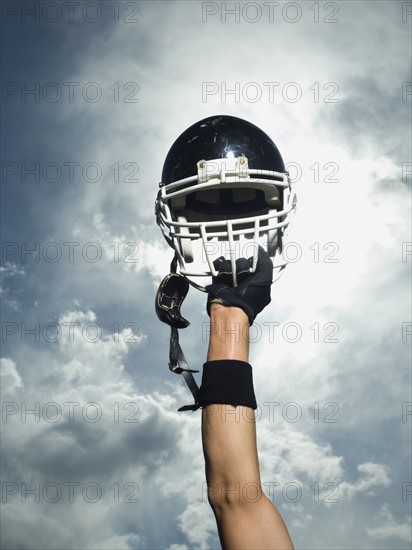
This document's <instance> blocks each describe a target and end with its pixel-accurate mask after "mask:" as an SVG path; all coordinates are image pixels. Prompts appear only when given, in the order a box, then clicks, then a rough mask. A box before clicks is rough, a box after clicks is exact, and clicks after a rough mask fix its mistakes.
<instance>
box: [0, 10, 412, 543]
mask: <svg viewBox="0 0 412 550" xmlns="http://www.w3.org/2000/svg"><path fill="white" fill-rule="evenodd" d="M1 8H2V24H1V25H2V28H1V80H2V103H1V122H2V124H1V169H2V182H1V198H2V211H1V214H2V216H1V217H2V221H1V224H2V225H1V230H2V237H1V241H2V263H1V268H0V269H1V299H2V302H1V313H2V351H1V382H2V422H1V443H2V445H1V477H2V503H1V505H2V514H1V521H2V524H1V547H2V548H4V549H19V550H35V549H40V548H42V549H47V550H48V549H56V550H57V549H58V550H63V549H65V550H68V549H102V550H126V549H142V550H149V549H156V550H158V549H167V550H189V549H196V550H206V549H213V550H214V549H217V548H220V545H219V540H218V537H217V532H216V524H215V521H214V517H213V513H212V511H211V509H210V507H209V504H208V503H207V499H206V486H205V476H204V462H203V455H202V447H201V434H200V411H197V412H195V413H191V412H189V413H178V412H177V409H178V408H179V407H180V406H181V405H185V404H188V403H190V402H191V395H190V393H189V391H188V389H187V388H186V386H185V385H184V381H183V379H182V378H181V377H178V376H176V375H175V374H173V373H171V372H170V371H169V369H168V339H169V328H168V327H167V326H166V325H164V324H162V323H160V321H159V320H158V319H157V317H156V314H155V311H154V299H155V294H156V290H157V287H158V285H159V283H160V281H161V280H162V278H163V277H164V276H165V275H166V274H167V273H168V271H169V264H170V261H171V258H172V253H171V250H170V249H169V248H168V245H167V243H166V242H165V241H164V239H163V237H162V234H161V232H160V230H159V228H158V227H157V225H156V222H155V217H154V200H155V197H156V194H157V190H158V183H159V181H160V175H161V171H162V165H163V161H164V159H165V156H166V154H167V152H168V150H169V148H170V146H171V145H172V143H173V141H174V140H175V139H176V137H177V136H178V135H180V133H182V132H183V131H184V130H185V129H186V128H187V127H188V126H190V125H191V124H193V123H194V122H196V121H198V120H200V119H202V118H204V117H207V116H211V115H215V114H226V115H233V116H238V117H241V118H245V119H246V120H249V121H250V122H252V123H254V124H256V125H257V126H259V127H260V128H262V130H264V131H265V132H266V133H267V134H269V135H270V136H271V138H272V139H273V140H274V142H275V143H276V144H277V146H278V148H279V150H280V151H281V153H282V156H283V158H284V161H285V163H286V166H287V167H288V169H289V171H290V174H291V177H292V180H293V183H294V186H295V189H296V192H297V195H298V208H297V211H296V215H295V217H294V223H293V227H292V231H291V233H290V235H289V236H288V239H289V240H288V242H287V247H286V248H285V254H286V255H287V259H288V260H289V261H290V263H289V266H288V267H287V268H286V270H285V273H284V275H283V276H282V278H281V279H279V281H277V282H276V283H275V284H274V285H273V287H272V302H271V304H270V305H269V306H268V307H267V308H266V309H265V310H264V312H262V313H261V314H260V315H259V317H258V318H257V320H256V322H255V324H254V327H252V329H251V340H252V344H251V357H250V362H251V364H252V366H253V372H254V384H255V393H256V396H257V402H258V409H257V411H256V427H257V438H258V450H259V458H260V466H261V476H262V483H263V487H264V489H265V492H266V494H267V495H268V497H269V498H270V499H271V500H272V502H273V503H274V504H275V505H276V507H277V508H278V509H279V511H280V513H281V514H282V516H283V518H284V520H285V522H286V525H287V526H288V529H289V532H290V534H291V537H292V540H293V542H294V544H295V546H296V548H301V549H316V550H318V549H404V548H409V547H410V545H411V542H412V536H411V515H412V514H411V502H412V472H411V431H412V430H411V426H412V395H411V371H410V366H411V341H412V324H411V292H410V277H411V263H412V237H411V226H410V219H411V201H410V199H411V181H412V164H411V153H410V152H411V103H412V83H411V81H412V76H411V69H410V66H411V63H410V62H411V53H410V52H411V22H412V4H411V2H398V1H357V2H352V1H343V2H306V1H300V2H199V1H196V2H195V1H190V0H189V1H167V2H163V1H151V2H149V1H136V2H135V1H131V2H121V1H116V0H115V1H113V2H112V1H107V2H106V1H105V2H91V1H90V2H89V1H88V0H84V1H81V0H80V1H77V2H69V1H68V2H57V1H54V2H53V1H50V2H20V1H6V2H2V5H1ZM182 312H183V314H184V316H185V317H186V318H188V319H189V320H190V322H191V324H190V326H189V327H188V328H187V329H185V330H184V331H180V333H181V336H180V338H181V343H182V346H183V349H184V352H185V355H186V357H187V359H188V361H189V364H190V366H191V367H192V368H197V369H199V370H200V371H201V370H202V365H203V362H204V361H205V358H206V352H207V339H208V316H207V313H206V312H205V295H204V294H203V293H201V292H199V291H197V290H196V289H194V288H191V290H190V292H189V294H188V296H187V298H186V300H185V302H184V304H183V307H182ZM196 377H197V380H198V382H199V381H200V373H199V374H198V375H196Z"/></svg>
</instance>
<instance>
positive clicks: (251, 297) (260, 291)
mask: <svg viewBox="0 0 412 550" xmlns="http://www.w3.org/2000/svg"><path fill="white" fill-rule="evenodd" d="M252 265H253V257H251V258H249V259H246V258H240V259H238V260H236V274H237V282H238V285H237V286H236V287H233V277H232V265H231V262H230V260H225V259H224V258H223V257H221V258H219V259H217V260H215V262H214V266H215V268H216V269H218V274H217V276H216V277H213V278H212V284H211V285H208V286H207V287H206V291H207V293H208V298H207V312H208V314H209V316H210V306H211V304H212V303H216V302H217V303H221V304H223V305H225V306H233V307H240V308H241V309H242V310H243V311H244V312H245V313H246V315H247V316H248V318H249V323H250V325H252V324H253V321H254V320H255V317H256V315H257V314H258V313H260V312H261V311H262V310H263V309H264V308H265V307H266V306H267V305H268V304H269V303H270V300H271V298H270V287H271V284H272V277H273V264H272V260H271V259H270V257H269V255H268V254H267V252H266V251H265V250H264V249H263V248H262V247H261V246H259V251H258V261H257V265H256V270H255V272H254V273H251V272H250V269H251V267H252Z"/></svg>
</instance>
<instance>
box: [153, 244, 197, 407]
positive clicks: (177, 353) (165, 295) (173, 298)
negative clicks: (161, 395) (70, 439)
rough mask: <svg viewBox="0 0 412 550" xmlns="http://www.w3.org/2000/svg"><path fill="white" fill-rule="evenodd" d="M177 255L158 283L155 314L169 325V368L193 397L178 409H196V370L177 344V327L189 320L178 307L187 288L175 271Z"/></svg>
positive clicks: (182, 326)
mask: <svg viewBox="0 0 412 550" xmlns="http://www.w3.org/2000/svg"><path fill="white" fill-rule="evenodd" d="M176 269H177V257H176V255H175V257H174V258H173V260H172V263H171V264H170V271H171V273H169V275H166V277H165V278H164V279H163V281H162V282H161V283H160V286H159V289H158V291H157V294H156V314H157V316H158V318H159V319H160V321H162V322H163V323H166V324H167V325H169V326H170V346H169V369H170V370H171V371H172V372H174V373H175V374H181V375H182V376H183V378H184V379H185V381H186V384H187V385H188V387H189V389H190V391H191V392H192V395H193V398H194V401H195V402H194V404H193V405H185V406H183V407H180V408H179V409H178V410H179V411H196V410H197V409H199V408H200V407H201V405H199V404H198V397H199V387H198V385H197V383H196V380H195V379H194V377H193V374H192V373H194V372H199V371H197V370H192V369H189V365H188V363H187V361H186V357H185V355H184V353H183V351H182V348H181V347H180V344H179V331H178V329H179V328H186V327H187V326H189V324H190V323H189V321H188V320H187V319H185V318H184V317H182V315H181V313H180V307H181V305H182V302H183V300H184V299H185V297H186V294H187V292H188V290H189V283H188V281H187V279H186V277H183V275H179V274H178V273H176Z"/></svg>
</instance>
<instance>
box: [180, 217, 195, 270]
mask: <svg viewBox="0 0 412 550" xmlns="http://www.w3.org/2000/svg"><path fill="white" fill-rule="evenodd" d="M177 221H178V222H179V223H182V224H186V223H187V219H186V218H185V217H184V216H178V217H177ZM180 234H181V235H189V228H188V227H184V226H183V227H181V228H180ZM179 245H180V251H181V253H182V256H183V258H184V260H185V262H187V263H188V264H190V263H192V262H193V260H194V256H193V249H192V241H191V239H185V238H180V239H179Z"/></svg>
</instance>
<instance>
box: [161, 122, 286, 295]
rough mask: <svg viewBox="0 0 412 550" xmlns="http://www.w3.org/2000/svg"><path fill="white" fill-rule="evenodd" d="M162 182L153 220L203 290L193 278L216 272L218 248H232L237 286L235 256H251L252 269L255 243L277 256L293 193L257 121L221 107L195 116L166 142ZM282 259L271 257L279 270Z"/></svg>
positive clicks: (223, 250) (227, 250) (229, 250)
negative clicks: (198, 117) (169, 144)
mask: <svg viewBox="0 0 412 550" xmlns="http://www.w3.org/2000/svg"><path fill="white" fill-rule="evenodd" d="M159 187H160V189H159V192H158V195H157V198H156V202H155V215H156V221H157V224H158V225H159V227H160V229H161V231H162V233H163V235H164V237H165V239H166V241H167V243H168V244H169V245H170V246H171V247H172V248H173V249H174V251H175V258H176V259H177V261H178V264H179V268H180V272H181V274H182V275H184V276H185V277H187V278H188V280H189V282H190V283H191V284H192V285H193V286H195V287H196V288H198V289H200V290H203V291H204V290H205V288H204V286H202V285H201V284H199V282H196V281H195V280H194V279H195V278H196V280H197V281H199V279H197V278H200V277H210V276H216V275H217V271H216V268H215V266H214V264H213V260H214V259H216V258H217V257H218V256H220V257H221V256H224V257H226V256H227V255H229V259H230V261H231V265H232V274H233V285H234V286H236V285H237V280H236V267H235V266H236V259H238V258H240V257H248V256H251V257H253V262H252V269H251V271H252V272H253V271H254V270H255V269H256V264H257V257H258V247H259V244H260V245H261V246H263V247H264V248H265V250H266V251H267V252H268V254H269V256H270V257H271V258H274V257H275V256H276V255H278V256H281V252H282V242H283V235H284V234H285V231H286V229H287V228H288V226H289V224H290V219H291V215H292V213H293V212H294V210H295V207H296V195H295V192H294V190H293V188H292V184H291V181H290V178H289V174H288V172H286V171H285V165H284V162H283V159H282V156H281V154H280V152H279V150H278V148H277V147H276V145H275V144H274V142H273V141H272V140H271V139H270V137H269V136H268V135H267V134H265V132H263V131H262V130H261V129H260V128H258V127H257V126H255V125H254V124H252V123H250V122H248V121H246V120H243V119H241V118H237V117H233V116H226V115H216V116H211V117H208V118H205V119H203V120H200V121H199V122H196V123H195V124H193V125H192V126H190V127H189V128H188V129H187V130H185V131H184V132H183V133H182V134H181V135H180V136H179V137H178V138H177V139H176V141H175V142H174V143H173V145H172V147H171V148H170V150H169V152H168V154H167V156H166V159H165V162H164V166H163V171H162V181H161V182H160V184H159ZM251 252H252V253H251ZM285 266H286V261H285V260H284V259H283V258H280V261H278V262H276V261H275V262H274V269H277V271H278V273H279V275H280V273H281V271H282V270H283V268H284V267H285ZM276 279H277V277H276V278H275V280H276Z"/></svg>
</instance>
